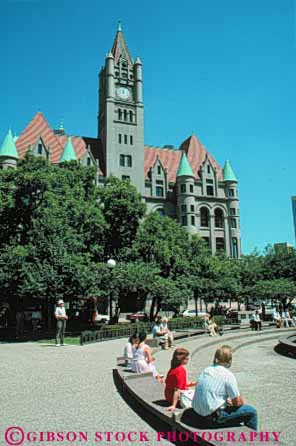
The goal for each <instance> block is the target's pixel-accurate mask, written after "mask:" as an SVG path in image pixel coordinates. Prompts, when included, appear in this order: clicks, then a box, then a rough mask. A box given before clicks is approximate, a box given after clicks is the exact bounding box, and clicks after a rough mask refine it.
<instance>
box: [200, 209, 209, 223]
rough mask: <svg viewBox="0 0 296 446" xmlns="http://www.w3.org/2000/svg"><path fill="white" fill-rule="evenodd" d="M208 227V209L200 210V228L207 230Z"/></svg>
mask: <svg viewBox="0 0 296 446" xmlns="http://www.w3.org/2000/svg"><path fill="white" fill-rule="evenodd" d="M209 225H210V213H209V210H208V208H205V207H203V208H201V209H200V226H201V227H203V228H208V227H209Z"/></svg>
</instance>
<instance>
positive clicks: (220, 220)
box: [215, 208, 224, 228]
mask: <svg viewBox="0 0 296 446" xmlns="http://www.w3.org/2000/svg"><path fill="white" fill-rule="evenodd" d="M215 228H224V215H223V211H222V209H220V208H218V209H215Z"/></svg>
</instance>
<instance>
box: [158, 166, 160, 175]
mask: <svg viewBox="0 0 296 446" xmlns="http://www.w3.org/2000/svg"><path fill="white" fill-rule="evenodd" d="M157 175H161V167H160V166H157Z"/></svg>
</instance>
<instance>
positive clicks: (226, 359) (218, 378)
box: [192, 345, 258, 431]
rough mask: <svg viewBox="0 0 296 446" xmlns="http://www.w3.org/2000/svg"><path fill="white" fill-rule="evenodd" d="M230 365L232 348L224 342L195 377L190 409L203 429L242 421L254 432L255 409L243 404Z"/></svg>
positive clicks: (255, 426)
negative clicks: (209, 364) (210, 361)
mask: <svg viewBox="0 0 296 446" xmlns="http://www.w3.org/2000/svg"><path fill="white" fill-rule="evenodd" d="M231 364H232V350H231V347H229V346H228V345H223V346H222V347H220V348H218V349H217V350H216V353H215V356H214V363H213V364H212V365H211V366H209V367H207V368H206V369H205V370H204V371H203V372H202V373H201V375H200V376H199V378H198V380H197V382H198V385H197V386H196V388H195V394H194V398H193V402H192V408H193V410H194V412H195V413H196V414H197V415H198V417H199V420H200V424H201V427H203V428H218V429H219V428H224V427H235V426H240V425H241V423H243V424H245V425H246V426H247V427H249V428H250V429H253V430H255V431H257V430H258V415H257V410H256V408H255V407H253V406H249V405H246V404H245V403H244V400H243V398H242V397H241V395H240V392H239V390H238V385H237V381H236V378H235V376H234V375H233V373H232V372H231V371H230V370H229V368H230V367H231Z"/></svg>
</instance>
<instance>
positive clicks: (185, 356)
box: [164, 348, 196, 412]
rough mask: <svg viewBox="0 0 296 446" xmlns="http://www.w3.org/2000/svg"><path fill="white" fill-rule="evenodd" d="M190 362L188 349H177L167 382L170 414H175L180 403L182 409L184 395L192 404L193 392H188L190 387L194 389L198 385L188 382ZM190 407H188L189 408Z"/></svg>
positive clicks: (166, 392) (166, 390)
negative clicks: (187, 367) (188, 365)
mask: <svg viewBox="0 0 296 446" xmlns="http://www.w3.org/2000/svg"><path fill="white" fill-rule="evenodd" d="M188 361H189V351H188V350H187V349H186V348H176V350H175V351H174V353H173V357H172V360H171V368H170V370H169V371H168V374H167V377H166V380H165V391H164V395H165V399H166V400H167V402H168V403H169V404H170V407H168V409H167V411H168V412H173V411H174V410H175V409H176V407H177V404H178V402H180V404H181V407H182V405H183V404H182V402H183V398H182V397H183V395H184V396H185V397H186V399H187V400H188V402H189V403H190V400H191V403H192V398H193V394H194V392H193V391H190V392H191V393H189V392H186V391H188V390H189V389H188V388H189V387H193V386H195V385H196V383H195V382H188V381H187V372H186V369H185V366H186V365H187V364H188ZM187 407H188V406H187Z"/></svg>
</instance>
